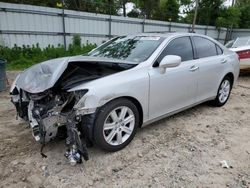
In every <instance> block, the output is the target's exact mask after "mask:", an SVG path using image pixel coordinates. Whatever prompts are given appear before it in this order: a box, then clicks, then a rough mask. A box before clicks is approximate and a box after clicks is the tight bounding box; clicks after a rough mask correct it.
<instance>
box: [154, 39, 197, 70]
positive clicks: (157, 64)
mask: <svg viewBox="0 0 250 188" xmlns="http://www.w3.org/2000/svg"><path fill="white" fill-rule="evenodd" d="M183 37H187V38H189V40H190V43H191V46H192V52H193V53H192V54H193V59H190V60H187V61H192V60H195V50H194V44H193V41H192V37H191V36H189V35H185V36H177V37H174V38H172V39H171V40H170V41H168V43H167V44H166V45H165V46H164V47H163V48H162V50H161V52H160V53H159V54H158V55H157V57H156V58H155V60H154V63H153V65H152V67H159V64H160V62H159V57H160V55H161V54H162V53H163V51H164V50H165V49H166V48H167V47H168V45H169V44H170V43H171V42H172V41H173V40H176V39H179V38H183ZM182 62H185V61H182Z"/></svg>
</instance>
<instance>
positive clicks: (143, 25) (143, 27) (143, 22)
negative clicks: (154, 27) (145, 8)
mask: <svg viewBox="0 0 250 188" xmlns="http://www.w3.org/2000/svg"><path fill="white" fill-rule="evenodd" d="M144 31H145V16H144V17H143V20H142V33H144Z"/></svg>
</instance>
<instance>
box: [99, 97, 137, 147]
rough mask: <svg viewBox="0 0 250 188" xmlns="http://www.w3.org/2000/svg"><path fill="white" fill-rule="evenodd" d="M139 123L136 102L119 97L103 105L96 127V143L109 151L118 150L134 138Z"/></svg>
mask: <svg viewBox="0 0 250 188" xmlns="http://www.w3.org/2000/svg"><path fill="white" fill-rule="evenodd" d="M138 125H139V112H138V109H137V107H136V106H135V104H134V103H132V102H131V101H130V100H127V99H117V100H114V101H111V102H109V103H107V104H106V105H105V106H103V107H102V108H101V109H100V110H99V113H98V115H97V119H96V122H95V127H94V139H95V143H96V144H97V145H98V146H99V147H100V148H102V149H103V150H107V151H118V150H121V149H122V148H124V147H125V146H127V145H128V144H129V143H130V142H131V140H132V139H133V138H134V135H135V133H136V129H137V127H138Z"/></svg>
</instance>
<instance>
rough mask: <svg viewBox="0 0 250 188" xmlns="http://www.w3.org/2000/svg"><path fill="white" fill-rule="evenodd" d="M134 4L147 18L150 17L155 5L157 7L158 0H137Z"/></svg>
mask: <svg viewBox="0 0 250 188" xmlns="http://www.w3.org/2000/svg"><path fill="white" fill-rule="evenodd" d="M135 4H136V6H137V7H138V8H140V9H141V11H142V14H144V15H145V16H146V18H147V19H151V18H152V16H153V13H154V12H155V10H156V7H159V4H160V0H137V1H135Z"/></svg>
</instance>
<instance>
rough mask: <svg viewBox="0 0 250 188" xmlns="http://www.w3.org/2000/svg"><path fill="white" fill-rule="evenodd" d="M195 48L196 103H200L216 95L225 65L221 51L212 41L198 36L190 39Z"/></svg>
mask: <svg viewBox="0 0 250 188" xmlns="http://www.w3.org/2000/svg"><path fill="white" fill-rule="evenodd" d="M192 41H193V43H194V46H195V59H196V60H195V65H196V66H197V67H199V71H198V72H197V73H198V75H197V79H198V93H197V101H198V102H199V101H202V100H205V99H208V98H211V97H214V96H215V95H216V94H217V90H218V88H217V86H218V85H219V82H220V81H221V73H222V72H223V69H224V67H225V66H226V64H227V60H226V58H225V57H224V55H223V51H222V49H221V48H220V47H219V46H218V45H217V44H216V43H214V42H213V41H211V40H209V39H207V38H205V37H200V36H194V37H192Z"/></svg>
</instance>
